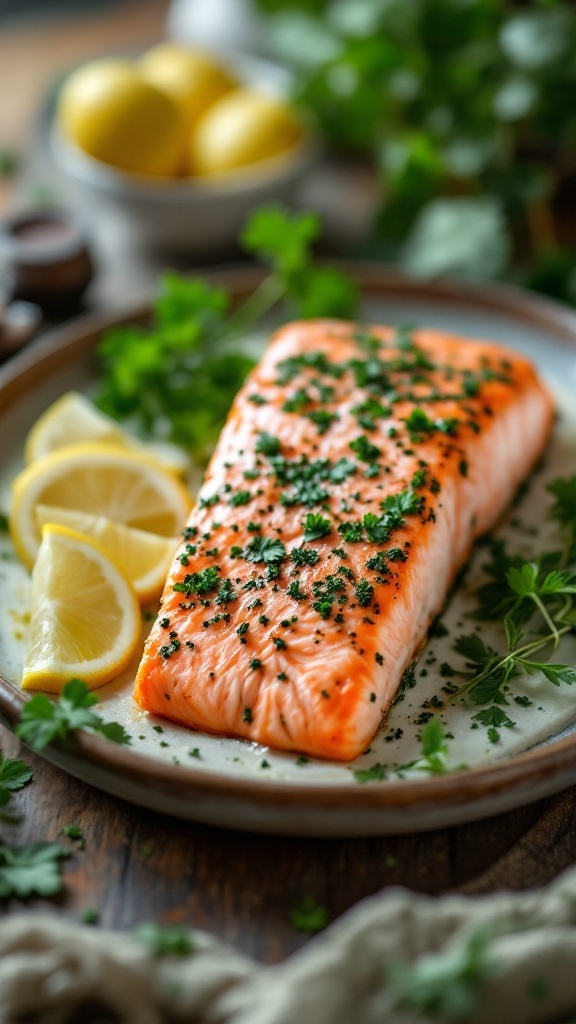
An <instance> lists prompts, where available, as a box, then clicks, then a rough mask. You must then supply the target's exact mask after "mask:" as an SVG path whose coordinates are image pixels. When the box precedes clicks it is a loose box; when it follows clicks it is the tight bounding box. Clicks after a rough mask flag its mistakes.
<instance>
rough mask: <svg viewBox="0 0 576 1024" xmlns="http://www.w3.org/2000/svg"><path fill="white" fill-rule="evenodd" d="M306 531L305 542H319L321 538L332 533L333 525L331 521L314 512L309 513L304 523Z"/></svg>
mask: <svg viewBox="0 0 576 1024" xmlns="http://www.w3.org/2000/svg"><path fill="white" fill-rule="evenodd" d="M302 527H303V529H304V531H305V532H304V540H305V541H311V540H319V539H320V538H321V537H326V536H327V535H328V534H329V533H331V532H332V524H331V522H330V520H329V519H325V518H324V516H322V515H320V514H315V513H314V512H308V514H307V515H306V517H305V519H304V522H303V523H302Z"/></svg>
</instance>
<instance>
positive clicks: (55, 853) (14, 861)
mask: <svg viewBox="0 0 576 1024" xmlns="http://www.w3.org/2000/svg"><path fill="white" fill-rule="evenodd" d="M69 856H70V850H69V849H67V847H65V846H61V845H60V843H29V844H28V845H27V846H19V847H18V846H16V847H14V846H12V847H10V846H0V899H8V898H9V897H10V896H18V897H19V898H20V899H27V897H28V896H55V895H56V894H57V893H59V892H60V890H61V888H62V879H61V874H60V861H61V860H62V859H63V858H65V857H69Z"/></svg>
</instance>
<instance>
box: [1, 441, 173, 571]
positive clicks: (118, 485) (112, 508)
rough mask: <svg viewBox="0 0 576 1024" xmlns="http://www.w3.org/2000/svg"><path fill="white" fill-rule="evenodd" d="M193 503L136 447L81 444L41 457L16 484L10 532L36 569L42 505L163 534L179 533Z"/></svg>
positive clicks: (24, 558) (170, 476) (169, 475)
mask: <svg viewBox="0 0 576 1024" xmlns="http://www.w3.org/2000/svg"><path fill="white" fill-rule="evenodd" d="M191 504H192V502H191V499H190V496H189V494H188V492H187V491H186V489H185V488H184V486H183V485H182V484H181V483H180V481H179V480H178V479H177V477H175V476H174V475H173V474H172V473H170V472H168V470H165V469H163V468H162V466H160V465H159V463H158V462H157V461H156V460H155V459H152V458H150V457H149V456H147V455H144V454H142V453H141V452H137V451H135V450H134V449H125V448H114V447H112V446H111V445H105V444H101V445H97V444H77V445H70V446H69V447H66V448H59V449H58V450H57V451H55V452H52V453H51V454H50V455H46V456H45V457H44V458H43V459H38V460H37V461H36V462H33V463H32V464H31V465H30V466H28V467H27V468H26V469H24V470H23V471H22V472H21V473H20V474H19V475H18V476H17V477H16V479H15V480H14V483H13V485H12V503H11V508H10V513H9V525H10V533H11V535H12V539H13V541H14V547H15V548H16V552H17V554H18V555H19V557H20V558H21V559H22V561H23V562H24V564H25V565H26V566H28V568H32V565H33V564H34V560H35V558H36V555H37V552H38V547H39V545H40V531H39V529H38V524H37V522H36V508H37V506H38V505H53V506H57V507H60V508H68V509H74V510H75V511H78V512H89V513H90V514H92V515H97V516H98V515H102V516H106V518H107V519H113V520H115V521H116V522H119V523H123V524H124V525H125V526H130V527H133V528H134V529H137V530H146V531H148V532H149V533H156V534H159V535H160V536H162V537H175V536H177V535H178V534H179V533H180V531H181V530H182V527H183V525H184V523H185V520H186V516H187V514H188V512H189V510H190V506H191Z"/></svg>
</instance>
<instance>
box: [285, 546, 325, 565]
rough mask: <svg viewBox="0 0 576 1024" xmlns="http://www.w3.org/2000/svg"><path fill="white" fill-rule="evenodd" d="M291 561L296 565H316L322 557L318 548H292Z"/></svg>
mask: <svg viewBox="0 0 576 1024" xmlns="http://www.w3.org/2000/svg"><path fill="white" fill-rule="evenodd" d="M290 559H291V561H292V562H293V563H294V565H298V566H302V565H316V564H317V562H319V561H320V555H319V553H318V551H317V550H316V548H292V551H291V552H290Z"/></svg>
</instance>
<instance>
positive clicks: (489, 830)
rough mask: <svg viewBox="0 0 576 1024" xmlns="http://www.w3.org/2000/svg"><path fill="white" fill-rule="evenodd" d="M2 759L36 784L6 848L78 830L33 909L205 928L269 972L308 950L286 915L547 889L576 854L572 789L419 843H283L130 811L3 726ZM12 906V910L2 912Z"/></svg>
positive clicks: (4, 830)
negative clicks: (53, 889) (421, 897)
mask: <svg viewBox="0 0 576 1024" xmlns="http://www.w3.org/2000/svg"><path fill="white" fill-rule="evenodd" d="M0 746H1V749H2V751H3V752H4V754H5V755H9V756H12V757H14V756H22V757H24V759H25V760H27V761H28V762H29V763H30V764H32V765H33V767H34V769H35V778H34V780H33V782H32V783H31V784H30V785H29V786H28V787H27V788H26V789H25V790H23V791H22V792H21V793H19V794H16V796H15V798H14V801H13V805H14V811H15V813H17V814H18V815H19V821H18V822H17V823H14V824H11V825H6V824H3V825H2V826H1V828H0V836H1V839H2V841H3V842H4V843H8V844H10V845H19V844H21V843H26V842H33V841H36V840H39V839H45V840H53V841H61V842H64V843H69V841H68V840H66V839H64V838H63V837H62V835H61V830H62V828H63V827H64V826H65V825H69V824H72V823H73V824H76V825H79V826H80V827H81V828H82V830H83V832H84V835H85V837H86V846H85V849H84V850H76V849H75V847H74V844H73V843H69V845H70V847H71V849H72V850H73V854H72V857H71V858H70V860H68V861H67V862H66V863H65V867H64V876H65V885H64V892H63V894H62V896H61V897H60V898H58V900H56V901H51V902H48V901H45V900H39V901H33V902H32V903H31V904H30V905H32V906H35V907H42V908H43V909H51V910H52V911H53V912H58V913H60V914H64V915H65V916H67V917H70V918H73V919H79V918H80V917H81V916H82V913H83V912H84V911H85V910H86V909H87V908H96V909H97V910H98V912H99V924H100V925H102V926H105V927H114V928H121V929H124V928H131V927H133V926H134V925H135V924H138V923H139V922H141V921H148V920H157V921H161V922H163V923H174V922H181V923H183V924H186V925H187V926H190V927H195V928H202V929H205V930H206V931H209V932H211V933H212V934H215V935H218V936H219V937H220V938H222V939H225V940H226V941H228V942H230V943H231V944H232V945H234V946H235V947H236V948H238V949H239V950H241V951H242V952H244V953H247V954H249V955H251V956H254V957H256V958H257V959H260V960H263V961H265V962H268V963H274V962H277V961H279V960H281V959H283V958H284V957H285V956H287V955H289V954H290V953H292V952H294V951H295V950H297V949H299V948H301V947H302V946H303V945H304V944H305V942H306V941H307V937H306V936H305V935H302V934H299V933H297V932H295V931H294V930H293V928H292V927H291V925H290V917H289V915H290V908H291V907H293V906H294V904H295V903H297V902H298V901H299V900H301V899H302V898H303V897H305V896H312V897H313V898H314V899H315V900H316V901H317V902H318V903H321V904H323V905H325V906H326V907H327V908H328V911H329V915H330V919H334V918H336V917H338V916H339V915H340V914H342V913H343V912H344V911H345V910H347V909H348V908H349V907H351V906H353V905H354V904H355V903H357V902H358V900H361V899H363V898H364V897H366V896H370V895H372V894H374V893H376V892H378V891H380V890H381V889H383V888H385V887H386V886H389V885H405V886H408V887H409V888H410V889H415V890H418V891H420V892H426V893H440V892H442V891H445V890H448V889H457V888H463V889H464V890H465V891H469V892H489V891H493V890H494V889H496V888H522V887H524V886H530V885H536V884H539V883H540V882H545V881H547V880H549V879H550V878H552V877H553V876H554V875H556V874H557V873H558V872H559V871H560V870H562V869H563V868H564V867H566V866H568V864H570V863H572V861H573V860H574V856H575V853H576V829H575V827H574V810H575V808H576V791H574V790H570V791H568V793H566V794H563V795H561V796H559V797H556V798H553V799H550V800H548V801H545V802H540V803H536V804H531V805H529V806H527V807H523V808H520V809H519V810H517V811H514V812H511V813H508V814H506V815H502V816H500V817H497V818H491V819H487V820H485V821H481V822H477V823H475V824H470V825H463V826H461V827H459V828H449V829H441V830H438V831H434V832H428V833H421V834H417V835H405V836H398V837H390V838H373V839H370V838H367V839H353V840H323V839H288V838H283V837H275V836H261V835H251V834H249V833H241V832H231V831H225V830H223V829H217V828H210V827H207V826H203V825H195V824H192V823H188V822H182V821H178V820H175V819H171V818H168V817H165V816H163V815H160V814H156V813H154V812H152V811H146V810H143V809H141V808H136V807H132V806H130V805H128V804H126V803H124V802H122V801H120V800H116V799H114V798H112V797H109V796H106V795H105V794H103V793H100V792H98V791H97V790H95V789H93V788H92V787H90V786H87V785H85V784H83V783H81V782H78V781H77V780H76V779H73V778H71V777H70V776H68V775H66V774H64V773H63V772H62V771H60V770H58V769H56V768H54V767H52V766H51V765H50V764H48V763H47V762H45V761H43V760H42V759H41V758H40V757H36V756H34V755H33V754H31V753H30V752H29V751H26V750H24V749H23V748H22V746H21V744H20V743H19V741H18V740H17V739H16V737H14V736H13V735H12V734H10V733H9V732H8V731H7V730H5V729H2V728H0ZM20 907H21V904H20V903H18V902H17V901H11V902H10V903H9V904H8V905H5V906H4V907H3V912H4V913H6V912H13V911H16V910H17V909H19V908H20Z"/></svg>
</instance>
